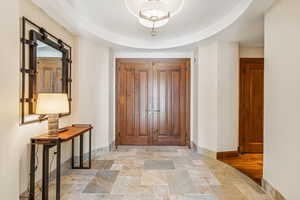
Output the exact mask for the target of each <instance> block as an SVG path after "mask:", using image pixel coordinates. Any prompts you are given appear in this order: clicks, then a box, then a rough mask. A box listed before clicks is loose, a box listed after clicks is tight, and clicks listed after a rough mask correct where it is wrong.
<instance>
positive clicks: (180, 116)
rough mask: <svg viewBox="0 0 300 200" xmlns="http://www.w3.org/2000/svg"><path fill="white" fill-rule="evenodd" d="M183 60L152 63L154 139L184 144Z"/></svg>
mask: <svg viewBox="0 0 300 200" xmlns="http://www.w3.org/2000/svg"><path fill="white" fill-rule="evenodd" d="M187 68H188V66H187V65H186V63H180V62H179V63H164V62H162V63H155V64H154V65H153V73H154V75H153V81H154V84H153V97H154V99H153V105H154V110H155V112H154V113H153V143H154V144H158V145H159V144H162V145H164V144H172V145H185V143H186V140H185V139H186V133H187V129H186V117H187V113H188V111H187V110H186V108H187V107H186V103H187V101H188V98H187V96H188V95H187V93H186V89H187V88H186V84H187V79H186V73H188V70H187Z"/></svg>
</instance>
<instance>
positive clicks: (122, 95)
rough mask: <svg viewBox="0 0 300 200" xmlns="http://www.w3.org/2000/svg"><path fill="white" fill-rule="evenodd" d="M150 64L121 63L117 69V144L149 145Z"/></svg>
mask: <svg viewBox="0 0 300 200" xmlns="http://www.w3.org/2000/svg"><path fill="white" fill-rule="evenodd" d="M151 67H152V65H151V63H150V62H120V63H118V68H117V129H118V130H117V132H118V137H119V138H117V139H118V142H119V144H125V145H129V144H132V145H148V144H150V142H151V141H150V139H151V138H150V135H151V128H152V127H151V119H150V117H151V116H150V112H149V110H150V109H151V108H150V105H151V103H152V98H151V96H152V70H151V69H152V68H151Z"/></svg>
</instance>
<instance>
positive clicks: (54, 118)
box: [36, 93, 69, 137]
mask: <svg viewBox="0 0 300 200" xmlns="http://www.w3.org/2000/svg"><path fill="white" fill-rule="evenodd" d="M68 112H69V101H68V96H67V94H65V93H40V94H38V99H37V105H36V114H41V115H47V116H48V134H49V135H50V136H53V137H55V136H57V135H58V119H59V114H60V113H68Z"/></svg>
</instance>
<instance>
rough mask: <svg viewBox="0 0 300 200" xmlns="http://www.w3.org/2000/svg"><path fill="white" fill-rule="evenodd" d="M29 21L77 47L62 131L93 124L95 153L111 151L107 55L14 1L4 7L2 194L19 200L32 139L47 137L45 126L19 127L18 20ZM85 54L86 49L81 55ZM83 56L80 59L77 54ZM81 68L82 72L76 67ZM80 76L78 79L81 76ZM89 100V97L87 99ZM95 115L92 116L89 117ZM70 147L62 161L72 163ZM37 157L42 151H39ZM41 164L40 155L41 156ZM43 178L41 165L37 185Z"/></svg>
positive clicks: (25, 1) (0, 13)
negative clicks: (103, 149) (69, 111)
mask: <svg viewBox="0 0 300 200" xmlns="http://www.w3.org/2000/svg"><path fill="white" fill-rule="evenodd" d="M22 16H25V17H27V18H29V19H31V20H33V21H34V22H35V23H37V24H38V25H40V26H43V27H45V28H46V29H47V30H48V31H49V32H51V33H53V34H54V35H56V36H57V37H59V38H61V39H62V40H63V41H65V42H66V43H68V44H70V45H71V46H72V47H73V50H74V51H73V52H75V53H73V64H72V69H73V71H72V72H73V73H72V77H73V81H74V82H73V84H72V94H73V96H72V98H73V101H72V108H73V111H72V115H71V116H69V117H64V118H62V119H60V126H66V125H70V124H72V123H76V122H79V123H85V122H92V123H93V125H94V127H95V130H94V134H93V142H94V143H93V149H96V148H99V147H104V146H105V147H107V146H108V132H109V127H108V124H109V123H108V119H109V110H108V107H109V89H110V88H109V87H110V85H109V78H110V77H109V49H107V48H101V47H99V46H101V45H98V46H97V45H96V44H92V43H91V42H88V41H86V40H81V41H80V42H79V43H78V44H77V43H76V40H77V38H76V37H75V36H74V35H72V34H71V33H70V32H68V31H67V30H66V29H65V28H63V27H62V26H60V25H59V24H58V23H56V22H55V21H54V20H52V19H51V18H50V17H49V16H47V15H46V14H45V13H44V12H43V11H42V10H41V9H39V8H37V7H36V6H35V5H33V4H32V2H31V1H30V0H22V1H19V0H10V1H6V2H5V4H3V5H2V6H1V7H0V25H1V27H5V28H3V29H1V31H0V42H1V45H2V47H1V48H0V82H1V84H0V92H1V94H2V96H1V98H0V103H1V105H2V107H1V111H0V125H1V130H2V131H1V134H0V159H1V161H0V175H1V176H0V177H1V178H0V194H1V199H7V200H15V199H18V197H19V194H21V193H22V192H24V191H25V190H26V189H27V186H28V178H29V160H30V159H29V158H30V148H29V144H30V138H31V137H33V136H36V135H39V134H42V133H45V132H47V122H46V121H45V122H42V123H34V124H30V125H23V126H20V125H19V98H20V96H19V95H20V94H19V82H20V71H19V68H20V63H19V61H20V59H19V58H20V55H19V49H20V42H19V41H20V30H21V29H20V17H22ZM80 48H82V49H80ZM79 52H80V53H82V56H80V57H78V56H77V53H79ZM79 61H80V66H79V67H78V62H79ZM79 72H80V73H79ZM85 95H86V96H85ZM91 113H92V114H91ZM70 151H71V148H70V143H66V144H64V145H63V146H62V161H65V160H67V159H69V158H70V155H71V152H70ZM39 152H40V153H41V152H42V150H41V148H39ZM38 155H39V158H40V160H41V154H38ZM40 178H41V165H39V168H38V172H37V176H36V179H37V180H38V179H40Z"/></svg>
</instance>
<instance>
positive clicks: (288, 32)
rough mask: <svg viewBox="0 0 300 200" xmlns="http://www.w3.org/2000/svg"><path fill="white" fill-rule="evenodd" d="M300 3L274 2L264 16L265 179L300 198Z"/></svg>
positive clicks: (293, 198) (292, 197)
mask: <svg viewBox="0 0 300 200" xmlns="http://www.w3.org/2000/svg"><path fill="white" fill-rule="evenodd" d="M299 8H300V1H298V0H284V1H277V2H276V3H275V4H274V6H273V7H272V8H271V9H270V11H269V12H268V13H267V15H266V17H265V129H264V137H265V139H264V140H265V142H264V152H265V154H264V179H266V180H267V181H268V182H269V183H270V184H271V185H273V187H275V188H276V189H278V190H279V191H280V192H281V193H282V194H283V195H284V196H285V197H286V199H288V200H298V199H300V190H299V180H300V173H299V169H300V156H299V146H300V145H299V144H300V134H299V124H300V123H299V122H300V121H299V115H300V92H299V85H300V64H299V63H300V62H299V56H300V51H299V46H300V37H299V36H300V12H299Z"/></svg>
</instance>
